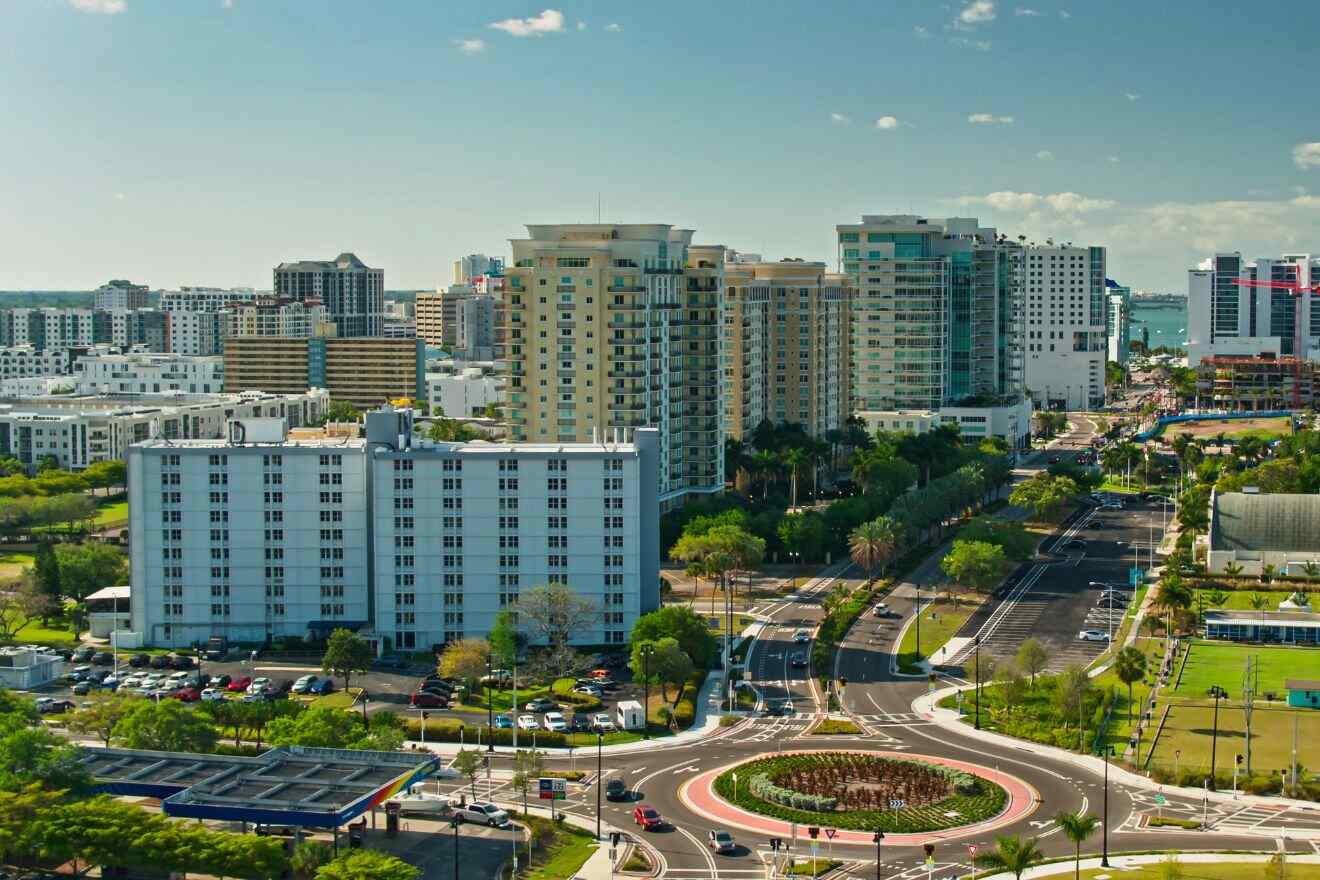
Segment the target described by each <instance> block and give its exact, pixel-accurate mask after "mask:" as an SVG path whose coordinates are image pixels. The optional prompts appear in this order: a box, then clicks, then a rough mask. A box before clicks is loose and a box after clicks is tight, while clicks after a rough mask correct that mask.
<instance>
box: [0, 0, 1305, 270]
mask: <svg viewBox="0 0 1320 880" xmlns="http://www.w3.org/2000/svg"><path fill="white" fill-rule="evenodd" d="M1282 7H1283V8H1281V9H1280V10H1279V14H1280V16H1281V18H1282V19H1286V20H1288V21H1289V22H1290V27H1289V28H1286V29H1277V30H1275V31H1272V32H1271V45H1270V52H1268V53H1260V55H1259V56H1253V58H1252V64H1251V65H1250V68H1249V70H1244V69H1243V68H1242V67H1240V66H1239V65H1234V64H1227V65H1214V64H1207V63H1206V59H1209V58H1215V57H1232V54H1236V53H1240V52H1241V51H1242V41H1241V39H1240V35H1242V34H1244V33H1248V32H1250V29H1251V28H1253V27H1255V26H1256V25H1257V24H1258V21H1257V18H1256V15H1255V13H1254V11H1253V10H1250V9H1244V8H1240V7H1235V6H1233V5H1230V4H1227V3H1222V2H1216V3H1210V4H1204V3H1203V4H1197V5H1196V6H1192V5H1191V4H1188V3H1174V4H1167V5H1165V6H1163V7H1160V8H1156V9H1151V8H1148V7H1146V6H1141V7H1138V6H1137V5H1136V4H1135V3H1129V2H1118V3H1111V4H1106V5H1105V6H1104V7H1103V8H1088V7H1086V6H1085V5H1083V4H1079V3H1060V2H1057V0H1050V2H1035V0H1024V2H1022V3H1018V4H1014V3H1005V2H991V0H971V2H955V3H952V4H949V6H948V7H947V8H944V7H930V6H928V5H925V4H919V3H916V2H902V3H896V4H894V5H893V6H892V7H890V8H888V9H886V10H883V11H882V15H880V16H877V15H876V14H875V12H874V11H873V10H871V9H870V8H869V7H867V6H865V5H863V4H860V3H853V2H846V3H838V4H834V5H833V6H832V7H831V14H830V15H828V16H821V15H819V14H817V13H816V12H815V11H813V10H812V8H811V7H809V6H808V5H806V4H802V3H790V4H786V5H783V6H779V7H775V8H768V9H759V10H757V13H756V15H755V16H751V15H748V14H747V13H746V12H745V11H742V10H736V9H723V8H708V7H704V6H703V7H697V6H696V5H695V4H688V3H679V4H671V5H670V6H668V7H665V8H664V9H648V8H644V7H641V6H639V5H636V4H621V5H612V6H610V7H608V8H604V7H601V6H599V5H596V4H590V3H589V4H583V5H577V6H570V5H564V4H555V5H553V6H546V5H544V4H540V3H531V4H510V3H500V4H478V3H470V2H463V3H455V4H450V5H449V6H448V7H447V8H445V9H443V10H438V9H434V8H431V6H430V5H429V4H424V3H420V2H400V3H397V4H392V5H391V6H390V7H389V9H388V10H381V9H375V8H370V7H367V8H359V7H357V6H350V5H348V4H347V3H328V4H323V5H321V6H320V7H318V9H317V11H316V12H315V13H313V12H312V11H311V10H309V9H308V8H307V7H305V6H303V5H302V4H298V3H294V2H263V3H255V2H250V0H197V2H189V3H164V2H160V0H41V2H28V3H24V4H20V5H17V6H16V8H14V9H11V10H10V11H9V15H7V17H6V24H7V28H6V30H5V32H4V33H3V34H0V46H3V47H4V49H5V51H3V52H0V81H3V82H5V83H6V86H5V87H4V89H3V91H0V93H2V94H5V98H6V104H7V106H8V108H9V122H10V126H11V128H12V130H13V131H15V132H17V133H19V134H20V135H21V136H19V137H15V138H11V139H9V140H8V141H6V143H5V144H3V145H0V161H3V162H4V163H5V166H6V167H7V168H9V169H10V170H11V174H10V175H8V176H7V179H6V181H5V182H4V183H0V201H3V202H5V203H7V204H9V205H11V206H14V210H12V211H8V212H4V213H3V214H0V233H3V234H4V236H5V238H6V240H7V241H9V242H11V244H12V252H13V254H14V256H13V257H12V258H11V260H10V261H9V264H8V265H7V267H6V269H7V271H6V272H5V273H4V274H3V276H2V277H0V288H4V289H91V288H94V287H96V286H97V285H99V284H101V283H102V282H103V281H104V280H105V279H106V278H117V277H130V278H133V279H135V280H139V281H142V282H145V283H147V284H150V285H151V287H152V288H153V289H159V288H175V287H178V286H180V285H185V284H198V285H217V286H230V285H243V286H256V287H259V288H267V287H269V286H270V283H271V281H270V279H271V271H272V269H273V268H274V267H275V266H276V265H278V264H279V263H281V262H285V261H288V260H298V259H321V258H324V257H325V255H327V254H336V253H340V252H342V251H346V250H351V251H353V252H355V253H358V254H359V255H361V257H362V258H363V260H364V261H365V262H366V263H367V264H368V265H371V266H379V267H381V268H383V269H384V270H385V272H386V273H387V277H388V278H389V287H390V288H391V289H427V288H433V287H435V286H436V285H437V284H445V283H447V281H448V278H449V269H450V266H451V264H452V261H453V260H454V259H456V258H458V257H460V256H462V255H463V254H467V253H473V252H488V253H495V254H499V255H506V254H507V253H508V244H507V242H508V240H509V239H511V238H516V237H518V236H519V235H520V234H521V232H522V228H523V225H524V224H525V223H529V222H532V223H540V222H548V223H563V222H585V221H593V220H595V219H596V216H597V206H598V204H599V206H600V216H601V217H602V219H604V220H605V221H607V222H619V223H625V222H632V223H638V222H643V223H644V222H664V223H672V224H674V225H675V226H679V227H689V228H696V229H698V230H699V231H700V233H701V236H700V241H699V243H713V244H725V245H728V246H730V247H734V248H738V249H745V250H752V251H758V252H762V253H765V254H766V256H767V257H769V258H772V259H778V258H780V257H786V256H793V257H801V258H804V259H808V260H813V259H814V260H823V261H825V262H826V264H827V265H828V266H829V267H830V269H831V270H835V269H837V268H838V267H837V266H836V265H835V264H836V260H835V253H834V242H833V235H832V233H833V229H834V227H835V225H837V224H838V223H843V222H848V221H849V220H850V219H851V218H854V217H856V216H860V215H862V214H866V213H915V214H922V215H925V216H932V217H944V216H975V217H979V218H981V220H982V221H983V222H985V223H987V224H991V225H994V226H996V227H997V228H999V229H1001V230H1003V231H1004V232H1006V233H1007V234H1009V235H1010V236H1013V237H1016V236H1017V235H1019V234H1023V235H1026V236H1027V237H1028V239H1032V240H1036V241H1041V242H1043V241H1044V239H1045V238H1046V237H1053V238H1054V239H1055V240H1056V241H1060V242H1062V241H1073V242H1075V243H1082V242H1087V243H1092V244H1097V245H1102V246H1105V247H1107V248H1108V249H1109V252H1110V273H1111V275H1112V276H1113V277H1116V278H1118V279H1120V280H1121V281H1122V282H1123V283H1124V284H1128V285H1131V286H1133V287H1136V288H1151V289H1157V290H1166V291H1178V292H1180V291H1182V290H1183V289H1184V286H1185V277H1186V275H1185V273H1186V270H1187V268H1188V267H1189V266H1194V265H1196V263H1197V262H1199V261H1200V260H1201V259H1203V258H1204V257H1205V256H1206V255H1207V254H1209V253H1212V252H1214V251H1215V250H1219V249H1226V248H1231V249H1239V248H1240V249H1243V255H1244V256H1246V257H1248V258H1251V257H1254V256H1256V255H1258V254H1273V253H1279V252H1290V251H1295V250H1307V249H1308V248H1310V247H1311V246H1312V245H1311V243H1312V242H1314V243H1316V244H1315V247H1316V248H1317V249H1320V196H1316V195H1312V194H1311V192H1312V190H1315V189H1317V187H1320V183H1317V181H1316V176H1317V170H1320V143H1317V142H1318V141H1320V132H1316V131H1315V130H1314V129H1313V128H1310V127H1308V125H1307V122H1306V120H1305V117H1304V115H1301V114H1297V113H1295V112H1293V111H1292V108H1293V107H1295V106H1301V105H1304V104H1305V101H1306V99H1307V97H1308V95H1307V89H1306V83H1305V82H1304V78H1301V77H1298V76H1296V74H1297V71H1299V70H1300V69H1303V68H1304V66H1305V62H1306V59H1307V57H1308V56H1306V55H1305V54H1304V53H1305V52H1306V51H1307V49H1308V45H1307V38H1306V36H1305V35H1306V34H1307V33H1314V32H1315V31H1316V28H1317V27H1320V10H1317V9H1316V8H1314V7H1311V6H1309V5H1307V4H1303V3H1300V2H1287V3H1284V4H1282ZM347 21H351V22H352V23H353V26H352V27H351V28H346V27H345V26H344V22H347ZM1151 33H1160V34H1161V35H1162V41H1161V42H1159V43H1158V44H1152V41H1151V40H1150V39H1149V35H1150V34H1151ZM1088 53H1089V54H1088ZM346 58H347V59H351V61H350V63H345V59H346ZM1082 58H1085V59H1086V60H1085V61H1084V63H1083V62H1079V59H1082ZM547 70H553V71H554V74H555V75H554V76H546V75H545V71H547ZM1244 73H1247V74H1248V75H1244ZM574 108H576V109H574ZM1211 108H1214V112H1211ZM1206 169H1213V172H1212V173H1211V174H1207V172H1206ZM75 254H76V255H77V260H70V259H69V257H70V256H71V255H75ZM74 264H76V265H74Z"/></svg>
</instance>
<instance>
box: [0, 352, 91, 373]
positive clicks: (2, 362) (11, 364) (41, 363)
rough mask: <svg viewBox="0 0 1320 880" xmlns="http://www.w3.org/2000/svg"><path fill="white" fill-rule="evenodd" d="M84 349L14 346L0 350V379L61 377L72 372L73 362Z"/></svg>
mask: <svg viewBox="0 0 1320 880" xmlns="http://www.w3.org/2000/svg"><path fill="white" fill-rule="evenodd" d="M83 351H85V349H78V348H75V349H69V348H33V347H32V346H30V345H14V346H10V347H9V348H0V379H19V378H28V377H33V376H62V375H65V374H67V373H70V372H72V371H73V362H74V359H75V358H77V357H78V356H79V355H81V354H82V353H83Z"/></svg>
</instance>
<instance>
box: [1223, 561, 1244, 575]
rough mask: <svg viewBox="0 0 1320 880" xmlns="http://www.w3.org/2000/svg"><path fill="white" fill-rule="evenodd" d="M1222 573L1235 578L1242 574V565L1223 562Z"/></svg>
mask: <svg viewBox="0 0 1320 880" xmlns="http://www.w3.org/2000/svg"><path fill="white" fill-rule="evenodd" d="M1224 574H1226V575H1228V576H1229V577H1231V578H1235V577H1237V576H1238V575H1240V574H1242V566H1240V565H1238V564H1237V563H1236V562H1228V563H1225V564H1224Z"/></svg>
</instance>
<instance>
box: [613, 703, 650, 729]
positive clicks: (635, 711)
mask: <svg viewBox="0 0 1320 880" xmlns="http://www.w3.org/2000/svg"><path fill="white" fill-rule="evenodd" d="M614 723H615V725H617V726H618V728H619V729H620V730H641V729H642V728H643V727H645V726H646V710H644V709H643V708H642V704H641V703H639V702H637V701H636V700H624V701H622V702H621V703H619V705H618V706H616V707H615V710H614Z"/></svg>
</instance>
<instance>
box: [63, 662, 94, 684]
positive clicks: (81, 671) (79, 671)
mask: <svg viewBox="0 0 1320 880" xmlns="http://www.w3.org/2000/svg"><path fill="white" fill-rule="evenodd" d="M91 674H92V667H90V666H87V665H85V664H84V665H82V666H75V667H73V669H72V670H71V671H70V672H69V675H68V678H69V681H85V680H86V679H87V676H89V675H91Z"/></svg>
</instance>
